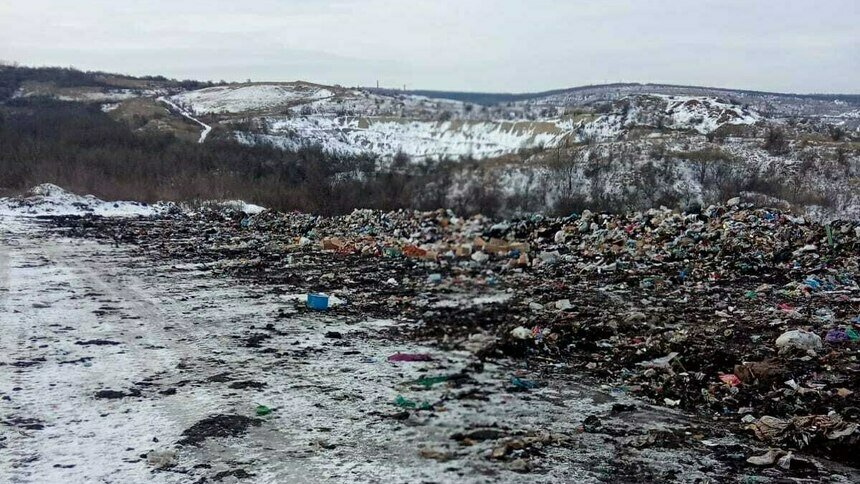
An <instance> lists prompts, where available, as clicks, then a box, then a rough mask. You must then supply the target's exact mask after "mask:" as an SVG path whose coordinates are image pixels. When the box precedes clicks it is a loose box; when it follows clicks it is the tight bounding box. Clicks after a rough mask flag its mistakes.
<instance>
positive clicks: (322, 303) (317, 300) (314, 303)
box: [308, 293, 328, 311]
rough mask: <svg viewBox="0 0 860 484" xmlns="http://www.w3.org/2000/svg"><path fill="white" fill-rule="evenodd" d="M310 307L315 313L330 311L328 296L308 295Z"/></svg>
mask: <svg viewBox="0 0 860 484" xmlns="http://www.w3.org/2000/svg"><path fill="white" fill-rule="evenodd" d="M308 307H309V308H311V309H313V310H314V311H325V310H326V309H328V296H326V295H325V294H315V293H310V294H308Z"/></svg>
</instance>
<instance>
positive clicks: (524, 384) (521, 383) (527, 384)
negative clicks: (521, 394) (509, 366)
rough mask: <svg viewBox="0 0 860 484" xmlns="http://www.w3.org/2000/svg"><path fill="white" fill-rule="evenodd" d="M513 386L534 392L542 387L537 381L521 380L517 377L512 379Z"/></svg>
mask: <svg viewBox="0 0 860 484" xmlns="http://www.w3.org/2000/svg"><path fill="white" fill-rule="evenodd" d="M511 385H513V386H515V387H517V388H522V389H523V390H533V389H535V388H537V387H538V386H540V385H539V384H538V382H536V381H533V380H526V379H524V378H519V377H516V376H514V377H511Z"/></svg>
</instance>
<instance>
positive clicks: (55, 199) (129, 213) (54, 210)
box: [0, 183, 172, 217]
mask: <svg viewBox="0 0 860 484" xmlns="http://www.w3.org/2000/svg"><path fill="white" fill-rule="evenodd" d="M171 207H172V205H171V204H164V203H159V204H154V205H147V204H145V203H140V202H128V201H121V202H105V201H104V200H101V199H99V198H96V197H94V196H92V195H85V196H81V195H75V194H74V193H71V192H68V191H66V190H64V189H62V188H60V187H58V186H57V185H53V184H51V183H43V184H41V185H39V186H37V187H34V188H33V189H31V190H30V191H29V192H27V193H26V194H25V195H24V196H23V197H19V198H0V215H7V216H12V215H17V216H42V215H86V214H92V215H99V216H103V217H135V216H152V215H157V214H160V213H164V212H166V211H168V210H170V208H171Z"/></svg>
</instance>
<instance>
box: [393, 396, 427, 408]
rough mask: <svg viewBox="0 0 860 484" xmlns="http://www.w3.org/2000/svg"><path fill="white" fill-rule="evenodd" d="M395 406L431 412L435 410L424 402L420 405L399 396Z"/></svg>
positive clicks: (395, 400)
mask: <svg viewBox="0 0 860 484" xmlns="http://www.w3.org/2000/svg"><path fill="white" fill-rule="evenodd" d="M394 405H396V406H398V407H400V408H412V409H418V410H431V409H432V408H433V407H432V406H431V405H430V403H428V402H422V403H421V404H420V405H419V404H418V403H416V402H414V401H412V400H409V399H408V398H404V397H403V396H402V395H397V398H395V399H394Z"/></svg>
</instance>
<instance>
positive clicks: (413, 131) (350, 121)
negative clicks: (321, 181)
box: [237, 116, 572, 159]
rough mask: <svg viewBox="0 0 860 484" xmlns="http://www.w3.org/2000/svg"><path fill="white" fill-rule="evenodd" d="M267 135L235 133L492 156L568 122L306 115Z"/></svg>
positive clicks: (346, 146) (419, 155) (415, 154)
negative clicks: (434, 119)
mask: <svg viewBox="0 0 860 484" xmlns="http://www.w3.org/2000/svg"><path fill="white" fill-rule="evenodd" d="M268 121H269V123H270V124H269V125H268V129H267V130H266V133H265V134H260V133H248V132H237V138H238V139H239V140H240V141H242V142H244V143H248V144H255V143H270V144H272V145H275V146H278V147H281V148H285V149H296V148H299V147H301V146H303V145H320V146H322V147H323V149H324V150H326V151H328V152H334V153H340V154H353V155H359V154H362V153H373V154H376V155H379V156H382V157H384V158H387V157H391V156H394V155H395V154H397V153H398V152H402V153H405V154H407V155H409V156H410V157H412V158H414V159H439V158H444V157H460V156H472V157H475V158H490V157H494V156H502V155H505V154H508V153H513V152H516V151H518V150H520V149H529V148H534V147H538V146H556V145H558V144H560V143H561V142H562V141H563V140H564V139H566V137H567V136H569V135H570V133H571V131H572V123H571V122H570V121H566V120H547V121H534V122H533V121H519V122H509V121H503V122H493V121H484V122H481V121H422V120H408V119H397V118H358V117H327V116H308V117H294V118H278V119H269V120H268Z"/></svg>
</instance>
